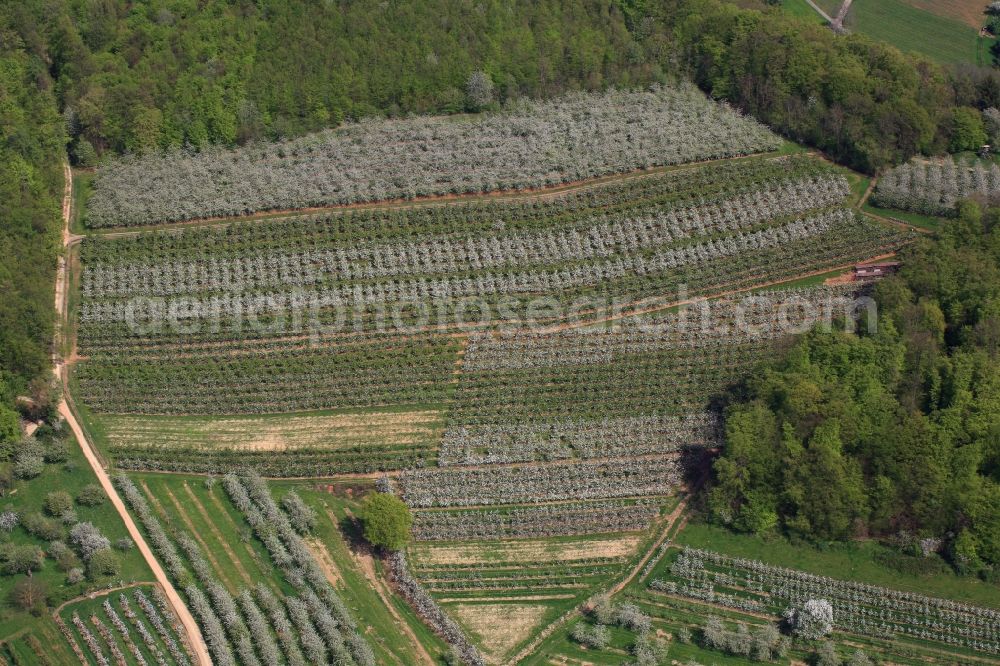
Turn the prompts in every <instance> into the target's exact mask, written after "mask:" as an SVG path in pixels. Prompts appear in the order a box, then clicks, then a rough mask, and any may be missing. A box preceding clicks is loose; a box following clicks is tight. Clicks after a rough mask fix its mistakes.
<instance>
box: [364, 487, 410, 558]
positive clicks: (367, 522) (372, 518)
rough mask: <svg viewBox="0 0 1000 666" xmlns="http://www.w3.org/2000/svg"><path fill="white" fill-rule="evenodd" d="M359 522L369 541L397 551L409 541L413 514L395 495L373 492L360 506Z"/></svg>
mask: <svg viewBox="0 0 1000 666" xmlns="http://www.w3.org/2000/svg"><path fill="white" fill-rule="evenodd" d="M361 524H362V526H363V527H364V535H365V539H367V540H368V542H369V543H371V544H372V545H374V546H380V547H382V548H386V549H388V550H392V551H397V550H401V549H402V548H403V547H404V546H406V544H407V543H408V542H409V541H410V528H411V527H412V526H413V515H412V514H411V513H410V508H409V507H408V506H406V504H404V503H403V500H401V499H399V498H398V497H396V496H395V495H389V494H387V493H373V494H371V495H369V496H368V497H366V498H365V501H364V504H363V505H362V507H361Z"/></svg>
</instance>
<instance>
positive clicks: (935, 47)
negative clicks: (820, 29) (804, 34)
mask: <svg viewBox="0 0 1000 666" xmlns="http://www.w3.org/2000/svg"><path fill="white" fill-rule="evenodd" d="M803 4H805V3H804V1H803ZM983 5H984V6H985V5H986V3H985V2H984V3H983ZM846 26H847V28H848V29H850V30H851V31H852V32H856V33H861V34H864V35H868V36H869V37H872V38H874V39H878V40H881V41H884V42H887V43H889V44H892V45H893V46H895V47H897V48H899V49H900V50H901V51H904V52H916V53H919V54H921V55H924V56H926V57H928V58H930V59H931V60H935V61H937V62H939V63H942V64H958V63H971V64H985V65H988V64H990V63H989V58H990V56H989V44H988V43H984V44H983V45H982V57H983V58H985V62H982V63H980V62H979V59H980V44H979V35H978V33H977V32H976V30H975V28H972V27H971V26H968V25H966V24H964V23H961V22H959V21H955V20H953V19H949V18H946V17H943V16H938V15H936V14H932V13H931V12H927V11H924V10H921V9H916V8H914V7H911V6H910V5H908V4H906V3H904V2H901V0H855V2H854V4H853V5H852V6H851V11H850V14H849V15H848V17H847V21H846ZM984 42H985V40H984Z"/></svg>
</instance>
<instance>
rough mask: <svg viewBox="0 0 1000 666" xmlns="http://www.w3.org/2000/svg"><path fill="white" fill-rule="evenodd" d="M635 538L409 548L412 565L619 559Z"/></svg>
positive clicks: (637, 538)
mask: <svg viewBox="0 0 1000 666" xmlns="http://www.w3.org/2000/svg"><path fill="white" fill-rule="evenodd" d="M640 541H641V537H640V536H639V535H628V536H616V537H600V538H594V539H581V540H578V541H551V540H538V541H533V540H527V541H491V542H479V543H468V544H449V545H443V546H437V545H424V544H420V545H417V546H414V547H412V548H411V549H410V556H411V557H412V559H413V564H414V566H417V567H419V566H426V565H434V564H493V563H498V562H533V561H538V560H543V561H546V562H570V561H573V560H589V559H597V558H623V557H628V556H629V555H631V554H632V553H634V552H635V550H636V548H637V547H638V546H639V542H640Z"/></svg>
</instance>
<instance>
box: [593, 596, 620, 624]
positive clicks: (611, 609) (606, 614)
mask: <svg viewBox="0 0 1000 666" xmlns="http://www.w3.org/2000/svg"><path fill="white" fill-rule="evenodd" d="M590 612H591V614H592V615H593V616H594V620H595V621H596V622H597V623H598V624H614V623H615V617H616V615H617V612H618V611H617V609H616V608H615V606H614V604H612V603H611V598H610V597H609V596H607V595H606V594H604V595H601V596H600V597H598V598H597V600H596V601H595V602H594V607H593V609H591V611H590Z"/></svg>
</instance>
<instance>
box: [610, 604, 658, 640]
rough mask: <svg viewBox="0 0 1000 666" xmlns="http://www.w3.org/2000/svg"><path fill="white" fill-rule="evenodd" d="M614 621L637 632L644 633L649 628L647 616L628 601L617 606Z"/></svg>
mask: <svg viewBox="0 0 1000 666" xmlns="http://www.w3.org/2000/svg"><path fill="white" fill-rule="evenodd" d="M615 622H616V624H618V625H619V626H621V627H624V628H625V629H628V630H629V631H634V632H635V633H637V634H645V633H646V632H648V631H649V628H650V621H649V616H648V615H646V614H645V613H643V612H642V611H641V610H640V609H639V607H638V606H636V605H635V604H630V603H624V604H622V605H621V606H619V607H618V613H617V614H616V617H615Z"/></svg>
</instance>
